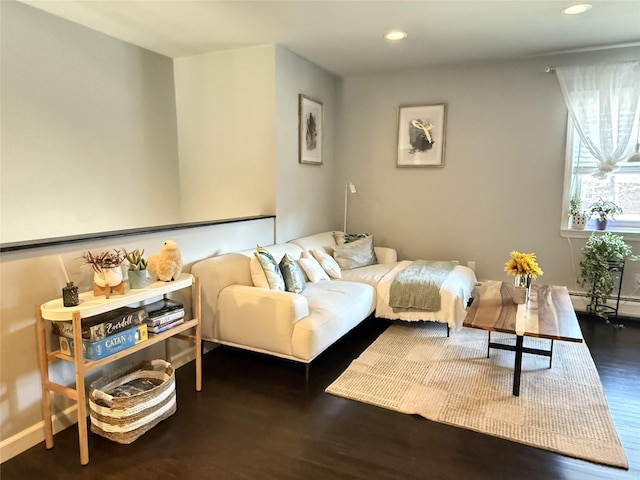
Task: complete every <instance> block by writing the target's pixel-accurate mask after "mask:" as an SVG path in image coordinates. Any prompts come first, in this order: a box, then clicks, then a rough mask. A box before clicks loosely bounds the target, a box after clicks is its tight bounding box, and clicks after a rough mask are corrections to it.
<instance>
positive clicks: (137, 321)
mask: <svg viewBox="0 0 640 480" xmlns="http://www.w3.org/2000/svg"><path fill="white" fill-rule="evenodd" d="M146 318H147V316H146V311H145V310H144V309H139V310H136V311H134V312H128V313H126V314H123V315H120V316H118V317H116V318H111V319H109V320H105V321H104V322H101V323H97V324H95V325H82V338H83V339H85V340H89V341H90V342H97V341H98V340H102V339H104V338H107V337H109V336H111V335H116V334H117V333H119V332H124V331H125V330H128V329H130V328H132V327H135V326H138V325H141V324H142V323H143V322H144V320H145V319H146ZM51 331H52V332H53V333H54V334H55V335H61V336H64V337H67V338H73V324H72V323H71V322H51Z"/></svg>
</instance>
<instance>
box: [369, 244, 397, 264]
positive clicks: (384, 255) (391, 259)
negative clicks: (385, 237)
mask: <svg viewBox="0 0 640 480" xmlns="http://www.w3.org/2000/svg"><path fill="white" fill-rule="evenodd" d="M373 249H374V251H375V252H376V258H377V259H378V263H395V262H397V261H398V252H396V249H395V248H390V247H373Z"/></svg>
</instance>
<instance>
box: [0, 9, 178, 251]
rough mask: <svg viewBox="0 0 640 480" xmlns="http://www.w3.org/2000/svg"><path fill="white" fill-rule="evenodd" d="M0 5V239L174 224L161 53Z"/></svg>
mask: <svg viewBox="0 0 640 480" xmlns="http://www.w3.org/2000/svg"><path fill="white" fill-rule="evenodd" d="M0 8H1V9H2V11H1V12H2V15H1V16H0V17H1V22H2V23H1V35H2V38H1V40H2V41H1V49H2V50H1V55H0V60H1V62H2V66H1V67H2V68H1V69H0V70H1V79H0V88H1V91H0V93H1V95H2V102H1V111H0V113H1V115H2V123H1V125H0V127H1V135H2V144H1V157H2V164H1V166H0V168H1V170H0V208H1V215H0V242H2V243H7V242H14V241H20V240H33V239H42V238H50V237H59V236H67V235H75V234H81V233H90V232H100V231H108V230H120V229H126V228H135V227H143V226H149V225H158V224H172V223H176V222H179V221H180V220H179V214H180V195H179V191H178V188H179V184H178V164H177V161H178V144H177V132H176V112H175V97H174V84H173V65H172V61H171V59H169V58H167V57H164V56H161V55H158V54H155V53H152V52H150V51H147V50H143V49H141V48H137V47H134V46H133V45H130V44H127V43H125V42H122V41H120V40H116V39H113V38H110V37H107V36H106V35H103V34H100V33H97V32H95V31H93V30H89V29H88V28H85V27H81V26H79V25H76V24H74V23H71V22H68V21H66V20H62V19H60V18H57V17H54V16H53V15H50V14H48V13H44V12H42V11H40V10H37V9H35V8H33V7H29V6H27V5H24V4H20V3H16V2H14V1H2V2H0Z"/></svg>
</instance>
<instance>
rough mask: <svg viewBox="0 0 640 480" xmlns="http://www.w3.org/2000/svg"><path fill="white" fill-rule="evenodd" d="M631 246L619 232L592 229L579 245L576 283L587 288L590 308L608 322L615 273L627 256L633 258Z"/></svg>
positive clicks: (621, 266) (628, 258)
mask: <svg viewBox="0 0 640 480" xmlns="http://www.w3.org/2000/svg"><path fill="white" fill-rule="evenodd" d="M636 259H637V257H635V256H633V255H631V247H630V246H629V245H628V244H627V243H626V242H625V241H624V239H623V237H622V236H620V235H614V234H612V233H609V232H607V233H603V234H597V233H592V234H591V237H589V240H587V243H586V244H585V246H584V248H583V249H582V260H580V278H579V279H578V283H579V284H580V285H581V286H583V287H585V288H586V289H587V295H588V296H589V298H590V303H589V306H588V308H589V310H591V311H592V312H594V313H595V314H596V315H598V316H599V317H602V318H604V319H605V320H606V321H607V323H609V320H608V317H607V310H609V309H610V308H611V307H608V306H607V298H608V297H609V295H611V292H613V289H614V288H615V285H616V280H617V278H616V275H617V273H618V272H621V271H622V268H623V267H624V263H625V261H626V260H636Z"/></svg>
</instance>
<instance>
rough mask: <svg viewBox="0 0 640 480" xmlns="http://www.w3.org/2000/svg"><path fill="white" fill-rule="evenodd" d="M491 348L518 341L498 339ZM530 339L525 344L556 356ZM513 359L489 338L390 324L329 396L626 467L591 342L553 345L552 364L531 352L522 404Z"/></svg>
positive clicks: (472, 331) (510, 337)
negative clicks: (516, 393) (514, 388)
mask: <svg viewBox="0 0 640 480" xmlns="http://www.w3.org/2000/svg"><path fill="white" fill-rule="evenodd" d="M491 340H492V341H499V342H500V343H514V344H515V337H514V336H513V335H507V334H500V333H492V334H491ZM549 343H550V341H549V340H545V339H538V338H531V337H526V338H525V339H524V344H525V346H528V347H533V348H544V349H548V348H549ZM513 362H514V353H513V352H508V351H504V350H495V349H492V350H491V356H490V358H487V332H485V331H482V330H476V329H470V328H463V329H462V330H461V331H459V332H453V333H452V334H451V337H449V338H447V337H445V336H443V334H442V326H441V325H437V324H433V323H419V324H393V325H391V326H390V327H389V328H388V329H387V330H386V331H385V332H383V333H382V335H380V337H378V339H376V341H375V342H374V343H373V344H372V345H371V346H369V347H368V348H367V349H366V350H365V351H364V352H363V353H362V354H361V355H360V357H359V358H357V359H356V360H354V361H353V362H352V363H351V365H350V366H349V367H348V368H347V370H345V371H344V372H343V373H342V374H341V375H340V377H339V378H338V379H337V380H336V381H335V382H333V383H332V384H331V385H330V386H329V387H328V388H327V389H326V391H327V392H328V393H331V394H334V395H337V396H341V397H346V398H349V399H351V400H357V401H359V402H364V403H369V404H372V405H376V406H379V407H384V408H387V409H390V410H395V411H397V412H402V413H407V414H418V415H421V416H423V417H425V418H427V419H429V420H433V421H435V422H441V423H445V424H449V425H454V426H457V427H462V428H467V429H469V430H474V431H477V432H481V433H484V434H487V435H493V436H496V437H500V438H504V439H507V440H511V441H514V442H520V443H523V444H525V445H531V446H534V447H538V448H542V449H545V450H550V451H553V452H557V453H560V454H563V455H567V456H570V457H574V458H580V459H583V460H588V461H590V462H594V463H599V464H603V465H610V466H615V467H620V468H627V469H628V468H629V466H628V462H627V458H626V455H625V452H624V449H623V448H622V444H621V443H620V439H619V438H618V434H617V432H616V430H615V427H614V424H613V421H612V419H611V415H610V413H609V408H608V406H607V402H606V399H605V397H604V392H603V389H602V384H601V383H600V378H599V376H598V372H597V370H596V367H595V364H594V363H593V359H592V358H591V354H590V352H589V349H588V347H587V346H586V345H585V344H584V343H570V342H558V341H556V342H555V343H554V348H553V365H552V368H549V358H547V357H542V356H539V355H530V354H524V355H523V360H522V379H521V384H520V396H519V397H514V396H513V395H512V394H511V390H512V385H513Z"/></svg>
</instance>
